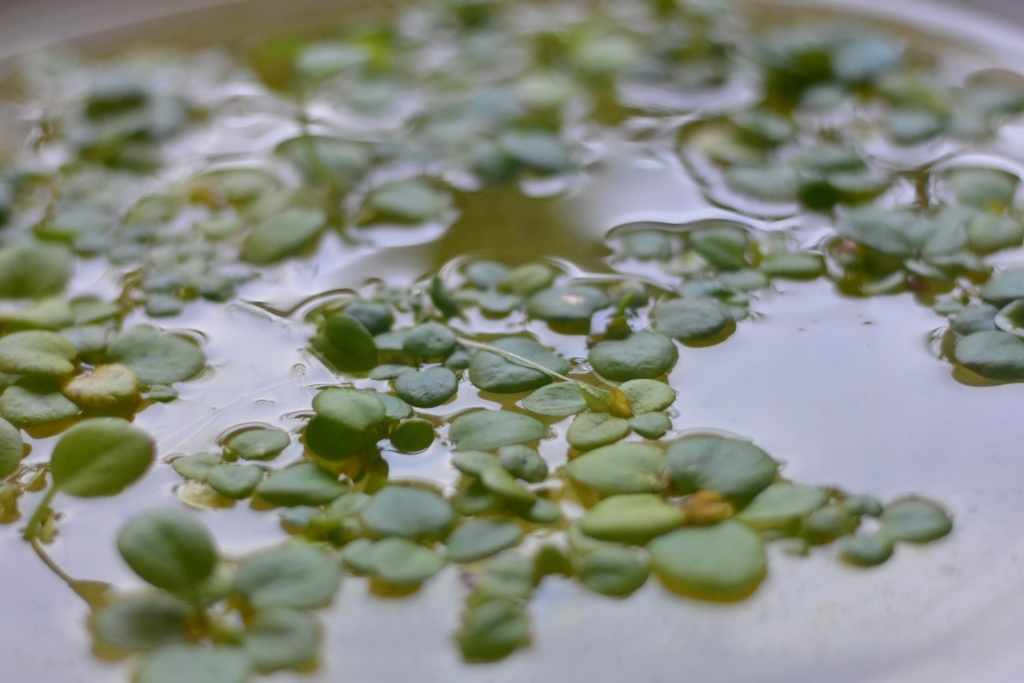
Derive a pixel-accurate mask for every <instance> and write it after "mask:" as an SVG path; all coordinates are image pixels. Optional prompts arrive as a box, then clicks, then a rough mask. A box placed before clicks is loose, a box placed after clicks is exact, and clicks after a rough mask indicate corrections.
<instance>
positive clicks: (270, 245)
mask: <svg viewBox="0 0 1024 683" xmlns="http://www.w3.org/2000/svg"><path fill="white" fill-rule="evenodd" d="M326 225H327V216H326V214H324V212H323V211H320V210H318V209H306V208H299V207H293V208H290V209H285V210H284V211H282V212H281V213H279V214H276V215H274V216H270V217H269V218H267V219H265V220H264V221H263V222H261V223H260V224H259V225H257V226H256V227H255V228H253V230H252V232H251V233H249V237H248V239H246V241H245V244H244V245H243V247H242V254H241V255H242V259H243V260H245V261H248V262H249V263H255V264H258V265H266V264H270V263H275V262H277V261H280V260H282V259H284V258H287V257H289V256H292V255H294V254H295V253H297V252H299V251H302V250H303V249H305V248H306V247H308V246H310V245H311V244H313V242H315V241H316V238H317V237H319V236H320V233H321V232H323V230H324V228H325V227H326Z"/></svg>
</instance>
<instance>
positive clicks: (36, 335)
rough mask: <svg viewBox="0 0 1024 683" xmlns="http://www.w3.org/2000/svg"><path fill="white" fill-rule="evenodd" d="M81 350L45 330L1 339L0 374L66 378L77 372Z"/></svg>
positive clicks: (57, 334)
mask: <svg viewBox="0 0 1024 683" xmlns="http://www.w3.org/2000/svg"><path fill="white" fill-rule="evenodd" d="M76 356H78V349H76V348H75V345H74V344H72V343H71V341H70V340H69V339H68V338H67V337H65V336H64V335H62V334H59V333H57V332H46V331H43V330H29V331H27V332H13V333H11V334H8V335H7V336H5V337H0V372H9V373H11V374H12V375H44V376H48V377H66V376H68V375H70V374H72V373H73V372H75V364H74V362H73V361H74V360H75V357H76Z"/></svg>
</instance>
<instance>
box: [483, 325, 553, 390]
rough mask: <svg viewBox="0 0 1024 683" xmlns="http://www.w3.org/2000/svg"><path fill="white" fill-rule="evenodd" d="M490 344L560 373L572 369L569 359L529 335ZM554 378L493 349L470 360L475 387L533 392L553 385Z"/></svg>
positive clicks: (506, 338)
mask: <svg viewBox="0 0 1024 683" xmlns="http://www.w3.org/2000/svg"><path fill="white" fill-rule="evenodd" d="M490 345H491V346H493V347H495V348H498V349H501V350H502V351H508V352H509V353H513V354H515V355H517V356H521V357H523V358H525V359H526V360H528V361H532V362H533V363H536V364H537V365H540V366H541V367H545V368H548V369H549V370H552V371H554V372H557V373H559V374H564V373H566V372H568V371H569V368H570V367H571V366H570V364H569V362H568V361H567V360H565V359H564V358H562V357H561V356H559V355H557V354H556V353H554V352H553V351H552V350H551V349H549V348H548V347H546V346H544V345H543V344H541V343H540V342H537V341H535V340H533V339H530V338H529V337H504V338H502V339H497V340H495V341H493V342H490ZM551 379H552V378H551V375H549V374H547V373H545V372H542V371H540V370H537V369H535V368H532V367H529V366H527V365H525V364H522V363H518V362H516V361H515V360H513V359H508V358H505V357H503V356H501V355H499V354H497V353H492V352H491V351H478V352H477V353H476V354H474V355H473V358H472V360H470V362H469V381H470V382H472V383H473V386H475V387H476V388H478V389H481V390H483V391H492V392H494V393H496V394H514V393H518V392H520V391H530V390H531V389H537V388H538V387H542V386H544V385H545V384H549V383H550V382H551Z"/></svg>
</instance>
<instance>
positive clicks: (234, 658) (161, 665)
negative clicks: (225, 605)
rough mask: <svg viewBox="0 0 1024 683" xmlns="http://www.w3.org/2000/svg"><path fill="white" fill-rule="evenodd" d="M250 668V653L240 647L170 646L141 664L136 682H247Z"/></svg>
mask: <svg viewBox="0 0 1024 683" xmlns="http://www.w3.org/2000/svg"><path fill="white" fill-rule="evenodd" d="M251 671H252V662H251V661H250V659H249V655H248V653H246V652H245V651H244V650H242V649H241V648H236V647H226V646H216V647H214V648H212V649H208V648H203V647H200V646H198V645H170V646H168V647H163V648H160V649H159V650H157V651H156V652H155V653H154V654H152V655H151V656H150V657H149V658H148V659H146V660H145V661H144V662H143V663H142V666H141V667H140V669H139V675H138V683H181V681H188V682H189V683H247V681H248V680H249V676H250V674H251Z"/></svg>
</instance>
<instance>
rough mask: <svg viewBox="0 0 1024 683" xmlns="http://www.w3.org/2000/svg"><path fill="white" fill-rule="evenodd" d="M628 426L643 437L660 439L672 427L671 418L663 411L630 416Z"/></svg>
mask: <svg viewBox="0 0 1024 683" xmlns="http://www.w3.org/2000/svg"><path fill="white" fill-rule="evenodd" d="M629 428H630V429H632V430H633V431H634V432H636V433H637V434H639V435H640V436H642V437H644V438H645V439H660V438H661V437H662V436H664V435H665V432H667V431H668V430H670V429H672V420H670V419H669V417H668V415H666V414H665V413H644V414H643V415H637V416H636V417H633V418H630V420H629Z"/></svg>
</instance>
